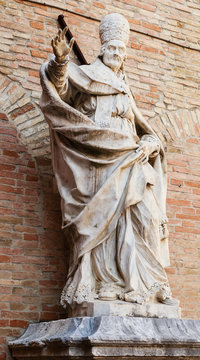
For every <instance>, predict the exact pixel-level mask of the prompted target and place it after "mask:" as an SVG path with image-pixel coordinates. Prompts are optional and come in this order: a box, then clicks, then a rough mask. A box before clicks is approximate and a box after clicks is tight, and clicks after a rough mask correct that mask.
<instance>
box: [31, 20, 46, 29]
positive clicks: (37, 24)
mask: <svg viewBox="0 0 200 360" xmlns="http://www.w3.org/2000/svg"><path fill="white" fill-rule="evenodd" d="M30 26H31V27H32V28H33V29H37V30H44V24H43V23H41V22H38V21H30Z"/></svg>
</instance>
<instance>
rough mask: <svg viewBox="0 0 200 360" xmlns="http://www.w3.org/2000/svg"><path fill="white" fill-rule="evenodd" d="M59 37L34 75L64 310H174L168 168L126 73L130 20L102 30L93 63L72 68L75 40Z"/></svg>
mask: <svg viewBox="0 0 200 360" xmlns="http://www.w3.org/2000/svg"><path fill="white" fill-rule="evenodd" d="M66 30H67V29H64V30H63V31H61V30H59V31H58V34H57V36H56V37H55V38H54V39H53V40H52V48H53V53H54V55H53V58H52V59H51V60H50V62H49V63H46V64H44V65H43V66H42V68H41V84H42V88H43V94H42V97H41V101H40V106H41V109H42V111H43V113H44V116H45V118H46V120H47V121H48V124H49V128H50V137H51V148H52V162H53V170H54V173H55V177H56V181H57V185H58V190H59V192H60V196H61V210H62V229H63V231H64V233H65V235H66V239H67V242H68V244H69V246H70V260H69V261H70V264H69V273H68V277H67V280H66V285H65V287H64V289H63V292H62V296H61V303H62V305H63V306H67V305H70V304H81V303H83V302H91V301H97V300H98V301H99V300H101V301H109V302H111V301H117V300H118V301H120V300H121V301H124V302H129V303H137V304H144V303H148V302H149V301H152V302H155V303H159V302H160V303H164V304H167V305H172V304H173V299H172V297H171V291H170V287H169V283H168V280H167V276H166V272H165V270H164V268H165V267H166V266H168V265H169V251H168V240H167V235H168V232H167V225H166V223H167V218H166V210H165V201H166V200H165V199H166V163H165V154H164V151H163V148H162V144H161V143H160V140H159V139H158V137H157V136H156V134H155V133H154V131H153V130H152V129H151V127H150V126H149V125H148V123H147V121H145V120H144V118H143V116H142V114H141V113H140V111H139V109H138V108H137V106H136V103H135V101H134V97H133V95H132V92H131V89H130V87H129V85H128V81H127V77H126V74H125V72H124V61H125V59H126V46H127V44H128V39H129V24H128V21H127V20H126V19H125V18H124V17H123V16H122V15H120V14H115V13H113V14H109V15H107V16H105V18H104V19H103V20H102V21H101V23H100V40H101V44H102V46H101V49H100V52H99V54H98V56H97V58H96V60H95V61H94V62H93V63H92V64H90V65H82V66H78V65H76V64H74V63H72V62H71V61H69V53H70V51H71V50H72V47H73V40H71V41H70V43H69V44H67V43H66V40H65V33H66Z"/></svg>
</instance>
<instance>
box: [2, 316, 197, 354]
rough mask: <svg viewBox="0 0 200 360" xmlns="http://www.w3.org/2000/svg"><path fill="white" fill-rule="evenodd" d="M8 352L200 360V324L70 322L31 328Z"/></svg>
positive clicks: (113, 318)
mask: <svg viewBox="0 0 200 360" xmlns="http://www.w3.org/2000/svg"><path fill="white" fill-rule="evenodd" d="M9 347H10V349H11V351H12V355H13V357H14V359H16V360H25V359H34V360H39V359H46V360H47V359H49V360H51V359H56V360H61V359H63V360H64V359H65V360H66V359H71V360H72V359H74V360H78V359H87V360H88V359H97V360H103V359H107V360H113V359H115V360H125V359H129V360H133V359H135V360H136V359H137V360H144V359H148V360H156V359H157V360H158V359H159V360H164V359H165V360H166V359H168V360H172V359H177V360H183V359H184V360H192V359H193V360H194V359H195V360H200V321H199V320H196V321H195V320H181V319H164V318H163V319H158V318H142V317H141V318H137V317H122V316H99V317H83V318H81V317H79V318H69V319H66V320H58V321H50V322H44V323H38V324H31V325H29V327H28V329H27V330H26V332H25V333H24V335H23V336H21V337H20V338H19V339H17V340H15V341H10V343H9Z"/></svg>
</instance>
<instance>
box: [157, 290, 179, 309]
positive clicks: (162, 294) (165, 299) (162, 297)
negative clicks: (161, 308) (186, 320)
mask: <svg viewBox="0 0 200 360" xmlns="http://www.w3.org/2000/svg"><path fill="white" fill-rule="evenodd" d="M156 299H157V300H158V301H159V302H160V303H162V304H165V305H169V306H177V305H179V301H178V300H176V299H173V298H172V296H171V291H170V289H169V287H163V288H162V289H160V290H159V291H158V292H157V294H156Z"/></svg>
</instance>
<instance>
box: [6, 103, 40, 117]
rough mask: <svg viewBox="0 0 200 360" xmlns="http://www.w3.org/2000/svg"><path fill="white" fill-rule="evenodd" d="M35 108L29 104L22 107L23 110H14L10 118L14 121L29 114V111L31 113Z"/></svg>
mask: <svg viewBox="0 0 200 360" xmlns="http://www.w3.org/2000/svg"><path fill="white" fill-rule="evenodd" d="M34 108H35V107H34V105H33V104H31V103H28V104H26V105H24V106H22V107H21V108H18V109H16V110H13V111H12V112H11V113H10V118H11V119H12V120H14V119H15V118H16V117H17V116H19V115H23V114H25V113H27V112H28V111H30V110H32V109H34Z"/></svg>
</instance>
